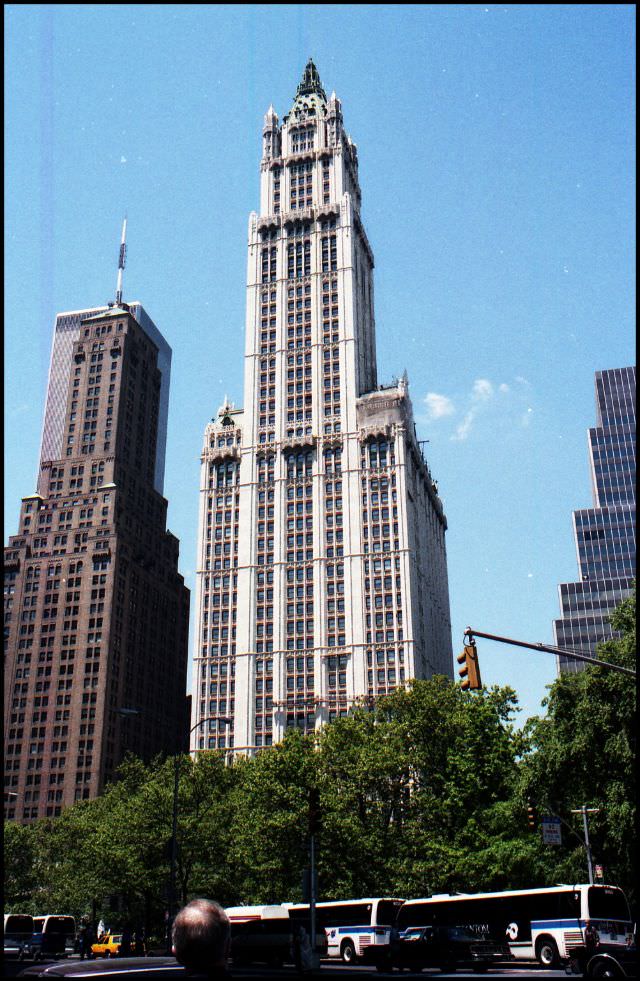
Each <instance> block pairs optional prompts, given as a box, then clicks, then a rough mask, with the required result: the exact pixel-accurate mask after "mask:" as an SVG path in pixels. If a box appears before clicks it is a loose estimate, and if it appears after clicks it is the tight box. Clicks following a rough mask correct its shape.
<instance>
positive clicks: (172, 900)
mask: <svg viewBox="0 0 640 981" xmlns="http://www.w3.org/2000/svg"><path fill="white" fill-rule="evenodd" d="M205 722H222V723H224V725H225V726H230V725H231V723H232V720H231V719H230V718H228V717H227V716H225V715H207V716H205V717H204V718H203V719H198V721H197V722H196V724H195V725H193V726H191V728H190V729H189V733H188V735H189V736H190V735H191V733H192V732H193V731H194V729H197V728H198V726H201V725H202V724H203V723H205ZM180 759H181V754H180V750H178V752H177V753H176V754H175V756H174V757H173V765H174V772H173V815H172V821H171V873H170V878H169V916H168V919H167V938H166V939H167V943H166V949H167V954H169V955H170V954H171V951H172V948H173V937H172V933H173V920H174V918H175V910H176V872H177V866H178V790H179V784H180Z"/></svg>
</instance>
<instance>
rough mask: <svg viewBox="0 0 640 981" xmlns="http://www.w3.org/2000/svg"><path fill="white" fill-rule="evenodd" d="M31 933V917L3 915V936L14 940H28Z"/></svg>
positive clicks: (26, 915)
mask: <svg viewBox="0 0 640 981" xmlns="http://www.w3.org/2000/svg"><path fill="white" fill-rule="evenodd" d="M32 933H33V917H32V916H29V915H28V914H27V913H5V916H4V935H5V937H13V938H15V939H16V940H30V939H31V934H32Z"/></svg>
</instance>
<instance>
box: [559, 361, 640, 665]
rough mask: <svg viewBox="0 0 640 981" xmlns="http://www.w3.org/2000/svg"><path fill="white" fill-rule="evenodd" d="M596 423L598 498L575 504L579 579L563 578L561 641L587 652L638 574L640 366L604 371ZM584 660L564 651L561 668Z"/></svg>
mask: <svg viewBox="0 0 640 981" xmlns="http://www.w3.org/2000/svg"><path fill="white" fill-rule="evenodd" d="M595 381H596V414H597V422H596V425H595V426H594V427H593V428H592V429H589V433H588V437H589V464H590V469H591V486H592V494H593V506H592V507H590V508H584V509H581V510H579V511H574V512H573V533H574V537H575V542H576V553H577V557H578V569H579V576H580V581H579V582H569V583H561V584H560V586H559V587H558V590H559V595H560V609H561V616H560V618H559V619H558V620H555V621H554V624H553V631H554V637H555V643H556V645H557V646H558V647H565V648H569V649H570V650H576V651H580V652H582V653H585V654H591V653H595V649H596V645H597V644H599V643H601V642H602V641H604V640H609V639H610V638H611V637H612V636H613V630H612V628H611V625H610V623H609V615H610V614H611V612H612V610H613V609H615V607H616V606H618V604H619V603H620V602H621V601H622V600H623V599H624V598H625V597H626V596H628V595H629V593H630V591H631V588H632V584H633V580H634V577H635V559H636V539H635V515H636V492H635V478H636V455H635V454H636V414H635V399H636V369H635V367H632V368H612V369H611V370H609V371H597V372H596V379H595ZM581 667H582V662H580V661H571V660H569V659H567V658H562V657H560V658H559V659H558V669H559V671H560V672H563V673H564V672H571V671H579V670H581Z"/></svg>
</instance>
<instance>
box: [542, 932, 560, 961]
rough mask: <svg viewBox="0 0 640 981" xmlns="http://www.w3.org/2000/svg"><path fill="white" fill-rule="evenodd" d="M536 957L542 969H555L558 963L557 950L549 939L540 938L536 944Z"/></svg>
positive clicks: (553, 942) (553, 941)
mask: <svg viewBox="0 0 640 981" xmlns="http://www.w3.org/2000/svg"><path fill="white" fill-rule="evenodd" d="M536 957H537V958H538V960H539V961H540V963H541V964H542V966H543V967H555V966H556V964H558V962H559V957H558V948H557V947H556V942H555V940H552V939H551V937H542V938H541V939H540V940H538V942H537V943H536Z"/></svg>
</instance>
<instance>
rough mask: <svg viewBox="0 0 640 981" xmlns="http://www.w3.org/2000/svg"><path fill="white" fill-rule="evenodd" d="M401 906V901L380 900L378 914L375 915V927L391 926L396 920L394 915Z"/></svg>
mask: <svg viewBox="0 0 640 981" xmlns="http://www.w3.org/2000/svg"><path fill="white" fill-rule="evenodd" d="M401 906H402V900H401V899H396V900H393V899H381V900H380V902H379V903H378V912H377V914H376V924H375V925H376V926H393V924H394V923H395V920H396V914H397V912H398V910H399V909H400V907H401Z"/></svg>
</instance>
